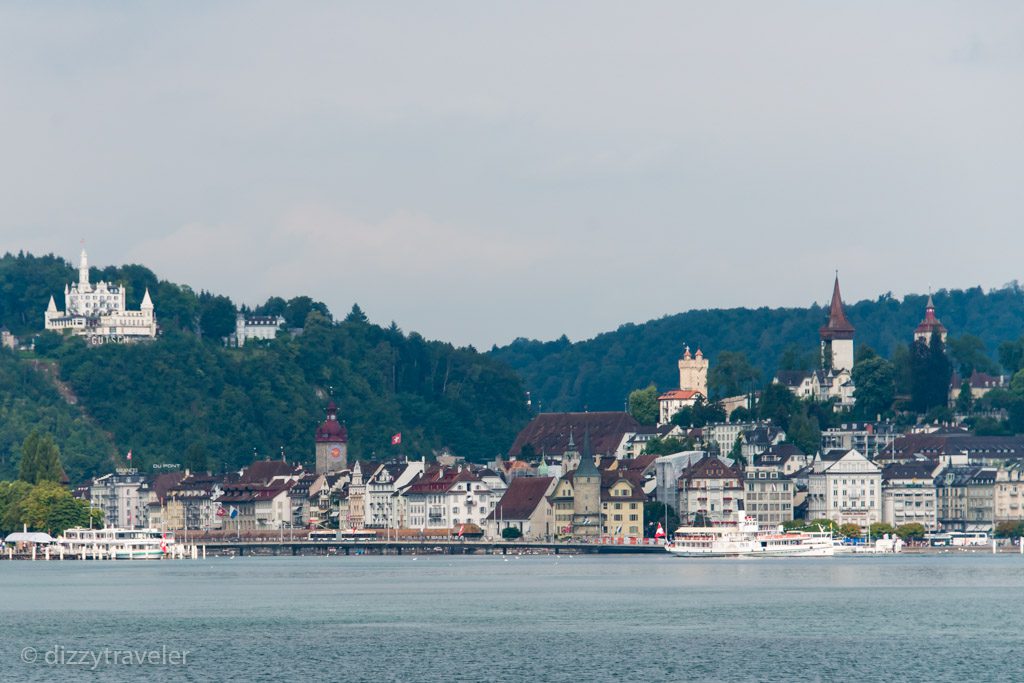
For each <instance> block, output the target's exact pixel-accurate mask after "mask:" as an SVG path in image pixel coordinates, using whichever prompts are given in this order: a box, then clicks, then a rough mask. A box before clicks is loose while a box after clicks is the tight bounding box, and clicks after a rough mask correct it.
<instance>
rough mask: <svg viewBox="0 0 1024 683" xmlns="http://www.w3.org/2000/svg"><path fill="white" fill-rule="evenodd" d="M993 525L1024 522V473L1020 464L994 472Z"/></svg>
mask: <svg viewBox="0 0 1024 683" xmlns="http://www.w3.org/2000/svg"><path fill="white" fill-rule="evenodd" d="M994 505H995V523H996V524H998V523H999V522H1018V521H1021V520H1024V472H1022V471H1021V465H1020V463H1014V464H1013V465H1010V466H1008V467H1000V468H999V469H998V470H996V480H995V491H994Z"/></svg>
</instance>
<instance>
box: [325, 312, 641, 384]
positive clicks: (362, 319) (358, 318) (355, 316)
mask: <svg viewBox="0 0 1024 683" xmlns="http://www.w3.org/2000/svg"><path fill="white" fill-rule="evenodd" d="M369 321H370V319H369V318H367V317H366V314H365V313H363V309H362V308H360V307H359V304H352V310H351V311H349V312H348V315H346V316H345V322H347V323H359V324H365V323H368V322H369ZM619 395H620V396H621V394H619Z"/></svg>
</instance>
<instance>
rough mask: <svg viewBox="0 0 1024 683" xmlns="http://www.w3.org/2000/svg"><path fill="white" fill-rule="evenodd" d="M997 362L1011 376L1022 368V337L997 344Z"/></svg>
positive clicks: (1023, 352)
mask: <svg viewBox="0 0 1024 683" xmlns="http://www.w3.org/2000/svg"><path fill="white" fill-rule="evenodd" d="M999 363H1000V364H1001V365H1002V366H1003V369H1005V370H1006V372H1007V373H1009V374H1010V375H1011V376H1012V375H1015V374H1017V373H1018V372H1020V371H1021V370H1022V369H1024V337H1021V338H1020V339H1017V340H1016V341H1004V342H1003V343H1001V344H1000V345H999Z"/></svg>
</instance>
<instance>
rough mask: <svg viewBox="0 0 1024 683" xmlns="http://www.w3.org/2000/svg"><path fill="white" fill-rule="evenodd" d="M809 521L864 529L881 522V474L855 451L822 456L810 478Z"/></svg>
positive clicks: (808, 483) (816, 460)
mask: <svg viewBox="0 0 1024 683" xmlns="http://www.w3.org/2000/svg"><path fill="white" fill-rule="evenodd" d="M807 518H808V519H831V520H832V521H834V522H836V523H837V524H840V525H841V524H858V525H860V527H861V528H865V529H866V528H867V527H868V526H870V525H871V524H874V523H875V522H880V521H882V470H881V469H879V467H878V465H876V464H875V463H873V462H871V461H870V460H868V459H867V458H865V457H864V456H863V455H861V454H860V452H859V451H856V450H852V449H851V450H849V451H828V452H826V453H823V454H819V455H818V456H816V457H815V458H814V463H813V465H812V468H811V472H810V474H809V475H808V477H807Z"/></svg>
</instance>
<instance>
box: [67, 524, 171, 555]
mask: <svg viewBox="0 0 1024 683" xmlns="http://www.w3.org/2000/svg"><path fill="white" fill-rule="evenodd" d="M56 546H57V549H58V551H59V552H61V553H63V554H65V555H68V556H70V557H80V558H84V559H87V560H159V559H162V558H164V557H165V556H169V555H171V553H172V551H173V547H174V534H173V533H170V532H163V531H160V530H159V529H121V528H117V527H108V528H106V529H81V528H79V529H68V530H67V531H65V532H64V533H63V534H62V535H61V536H58V537H57V541H56Z"/></svg>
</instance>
